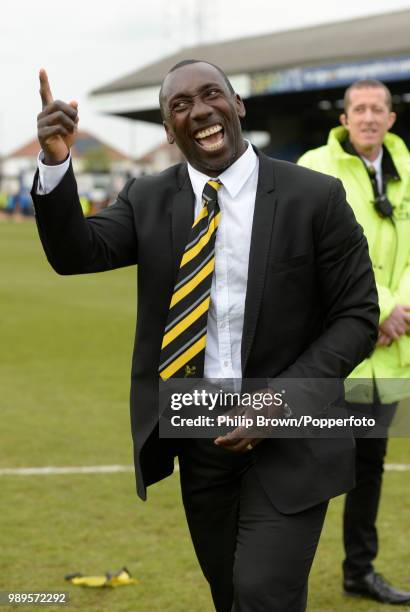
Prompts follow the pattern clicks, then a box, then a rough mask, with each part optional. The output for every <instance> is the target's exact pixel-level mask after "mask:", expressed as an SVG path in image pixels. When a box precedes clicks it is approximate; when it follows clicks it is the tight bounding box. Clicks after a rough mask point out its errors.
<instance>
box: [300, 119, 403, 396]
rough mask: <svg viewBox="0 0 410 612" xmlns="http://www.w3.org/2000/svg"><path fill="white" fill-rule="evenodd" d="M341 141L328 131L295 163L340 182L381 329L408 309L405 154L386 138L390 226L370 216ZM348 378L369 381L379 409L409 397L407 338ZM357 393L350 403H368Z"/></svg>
mask: <svg viewBox="0 0 410 612" xmlns="http://www.w3.org/2000/svg"><path fill="white" fill-rule="evenodd" d="M346 138H347V130H346V129H345V128H344V127H342V126H340V127H337V128H334V129H333V130H331V131H330V133H329V138H328V142H327V144H326V145H325V146H323V147H319V148H318V149H313V150H311V151H308V152H307V153H305V154H304V155H302V157H301V158H300V159H299V161H298V163H299V164H301V165H302V166H306V167H307V168H311V169H312V170H317V171H319V172H323V173H325V174H330V175H332V176H335V177H337V178H339V179H340V180H341V181H342V183H343V186H344V188H345V190H346V194H347V201H348V202H349V204H350V205H351V207H352V208H353V211H354V213H355V215H356V219H357V221H358V222H359V223H360V225H361V226H362V227H363V229H364V233H365V235H366V238H367V241H368V243H369V253H370V258H371V260H372V263H373V270H374V274H375V277H376V284H377V290H378V294H379V305H380V322H381V323H382V322H383V321H384V320H385V319H386V318H387V317H388V316H389V314H390V313H391V311H392V310H393V308H394V307H395V305H396V304H408V305H410V154H409V151H408V149H407V147H406V145H405V143H404V142H403V140H402V139H401V138H399V137H398V136H395V135H394V134H390V133H387V134H386V136H385V139H384V142H383V144H384V146H385V147H386V149H387V150H388V151H389V153H390V155H391V157H392V160H393V162H394V165H395V166H396V170H397V172H398V174H399V176H400V180H389V181H388V182H387V197H388V199H389V200H390V202H391V204H392V205H393V207H394V213H393V221H394V223H392V222H391V220H390V219H388V218H387V219H386V218H382V217H380V216H379V215H378V213H377V212H376V210H375V208H374V194H373V189H372V185H371V182H370V179H369V176H368V173H367V170H366V168H365V165H364V163H363V161H362V160H361V159H360V158H359V157H358V156H356V155H350V154H349V153H346V152H345V150H344V149H343V147H342V145H341V143H342V142H343V141H344V140H345V139H346ZM351 378H356V379H357V378H360V379H368V380H371V379H373V378H375V379H376V384H377V387H378V391H379V394H380V398H381V400H382V401H383V402H385V403H389V402H393V401H396V400H399V399H403V398H404V397H408V396H410V335H409V333H407V334H406V335H403V336H401V337H400V339H399V340H397V341H394V342H393V343H392V344H391V345H390V346H389V347H377V348H376V349H375V351H374V352H373V354H372V355H371V356H370V357H369V358H368V359H365V361H363V362H362V363H361V364H359V365H358V366H357V367H356V368H355V370H354V371H353V372H352V374H351ZM386 379H390V380H386ZM391 379H395V380H391ZM360 388H361V389H362V392H361V393H358V394H356V395H355V396H353V397H352V398H351V400H352V401H358V402H364V403H367V402H371V401H372V396H373V393H372V386H371V385H370V384H368V385H367V387H366V385H364V386H362V387H360Z"/></svg>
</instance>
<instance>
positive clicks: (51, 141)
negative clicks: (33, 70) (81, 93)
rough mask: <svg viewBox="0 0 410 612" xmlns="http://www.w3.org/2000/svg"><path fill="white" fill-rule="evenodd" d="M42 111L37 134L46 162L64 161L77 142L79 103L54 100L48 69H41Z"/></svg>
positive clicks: (49, 163)
mask: <svg viewBox="0 0 410 612" xmlns="http://www.w3.org/2000/svg"><path fill="white" fill-rule="evenodd" d="M39 76H40V96H41V102H42V105H43V110H42V112H41V113H40V114H39V115H38V116H37V135H38V140H39V143H40V145H41V148H42V149H43V152H44V162H45V163H46V164H47V165H51V166H53V165H56V164H60V163H61V162H63V161H64V160H65V159H66V158H67V155H68V154H69V151H70V148H71V147H72V145H73V144H74V142H75V139H76V132H77V125H78V104H77V102H75V101H72V102H70V103H69V104H66V103H65V102H62V101H61V100H54V99H53V95H52V93H51V89H50V84H49V82H48V76H47V73H46V71H45V70H44V69H43V68H42V69H41V70H40V75H39Z"/></svg>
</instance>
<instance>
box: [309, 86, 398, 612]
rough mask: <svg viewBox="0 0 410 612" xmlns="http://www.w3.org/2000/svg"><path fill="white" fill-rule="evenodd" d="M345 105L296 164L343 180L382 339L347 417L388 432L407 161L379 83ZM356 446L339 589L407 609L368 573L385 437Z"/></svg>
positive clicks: (352, 90) (394, 396) (361, 374)
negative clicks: (364, 250) (368, 384)
mask: <svg viewBox="0 0 410 612" xmlns="http://www.w3.org/2000/svg"><path fill="white" fill-rule="evenodd" d="M344 105H345V109H344V113H343V114H342V115H341V116H340V122H341V124H342V127H337V128H334V129H333V130H332V131H331V132H330V134H329V139H328V143H327V145H325V146H323V147H320V148H319V149H315V150H313V151H308V152H307V153H305V155H303V156H302V157H301V159H300V160H299V163H300V164H302V165H304V166H307V167H308V168H311V169H313V170H320V171H321V172H326V173H328V174H331V175H332V176H335V177H337V178H339V179H341V180H342V182H343V185H344V187H345V189H346V192H347V199H348V202H349V203H350V205H351V206H352V208H353V210H354V212H355V215H356V218H357V220H358V221H359V223H360V224H361V225H362V227H363V229H364V232H365V235H366V236H367V239H368V242H369V251H370V257H371V259H372V261H373V268H374V271H375V277H376V283H377V289H378V294H379V305H380V324H379V339H378V343H377V348H376V350H375V351H374V352H373V354H372V355H371V356H370V357H369V358H368V359H366V360H365V361H364V362H363V363H361V364H360V365H359V366H358V367H357V368H356V369H355V370H354V372H353V373H352V376H353V377H355V378H359V379H367V380H372V379H373V384H372V387H373V389H372V393H370V395H369V396H368V397H363V398H359V397H358V398H356V399H357V400H358V401H357V403H355V404H351V406H350V409H351V410H352V411H353V412H355V413H357V414H363V413H365V414H367V415H368V416H373V417H374V418H376V420H378V421H379V424H380V425H382V426H384V427H385V428H386V432H387V428H388V426H389V424H390V423H391V421H392V420H393V417H394V414H395V411H396V408H397V400H400V399H403V397H406V395H408V394H409V384H403V382H405V381H406V380H407V381H410V336H409V327H410V155H409V152H408V149H407V147H406V145H405V144H404V142H403V141H402V140H401V139H400V138H399V137H398V136H395V135H394V134H390V133H389V131H388V130H389V129H390V128H391V127H392V126H393V124H394V122H395V120H396V115H395V113H394V112H393V111H392V100H391V94H390V91H389V90H388V89H387V87H386V86H385V85H384V84H383V83H381V82H380V81H375V80H364V81H357V82H356V83H353V84H352V85H351V86H350V87H349V88H348V89H347V90H346V93H345V98H344ZM391 381H396V382H393V383H392V382H391ZM397 383H400V384H397ZM356 444H357V452H356V473H357V485H356V487H355V489H353V490H352V491H351V492H350V493H349V494H348V495H347V497H346V504H345V511H344V545H345V551H346V558H345V561H344V564H343V571H344V588H345V591H346V593H347V594H351V595H362V596H364V597H368V598H370V599H375V600H376V601H380V602H382V603H391V604H403V605H407V604H409V603H410V593H409V592H405V591H401V590H398V589H395V588H394V587H392V586H391V585H389V584H388V583H387V582H386V581H385V580H384V578H383V577H382V576H381V575H380V574H378V573H376V572H375V571H374V567H373V561H374V559H375V557H376V555H377V549H378V540H377V529H376V517H377V510H378V506H379V499H380V494H381V485H382V475H383V464H384V457H385V454H386V448H387V433H386V435H385V436H384V437H383V438H379V439H378V438H374V437H373V438H372V437H369V438H361V437H358V438H357V440H356Z"/></svg>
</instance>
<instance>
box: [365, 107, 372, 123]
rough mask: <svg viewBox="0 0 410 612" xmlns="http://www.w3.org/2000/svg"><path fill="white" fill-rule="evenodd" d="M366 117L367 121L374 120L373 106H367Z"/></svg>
mask: <svg viewBox="0 0 410 612" xmlns="http://www.w3.org/2000/svg"><path fill="white" fill-rule="evenodd" d="M364 119H365V121H373V119H374V112H373V110H372V109H371V108H366V110H365V111H364Z"/></svg>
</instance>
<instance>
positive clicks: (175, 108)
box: [172, 100, 188, 111]
mask: <svg viewBox="0 0 410 612" xmlns="http://www.w3.org/2000/svg"><path fill="white" fill-rule="evenodd" d="M187 106H188V102H186V100H179V102H176V103H175V104H174V105H173V106H172V110H173V111H179V110H185V109H186V108H187Z"/></svg>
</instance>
